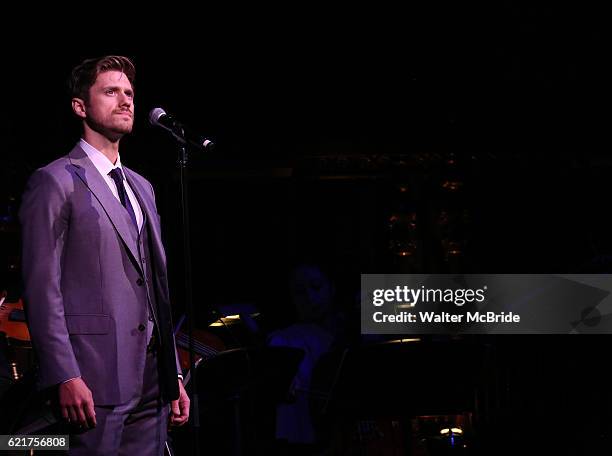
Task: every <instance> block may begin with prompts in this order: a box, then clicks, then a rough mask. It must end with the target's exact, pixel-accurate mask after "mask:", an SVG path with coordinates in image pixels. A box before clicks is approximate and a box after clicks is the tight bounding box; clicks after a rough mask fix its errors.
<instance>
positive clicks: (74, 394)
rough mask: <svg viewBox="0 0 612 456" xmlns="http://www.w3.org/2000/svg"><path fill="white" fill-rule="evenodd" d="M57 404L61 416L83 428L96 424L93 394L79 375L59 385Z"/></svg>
mask: <svg viewBox="0 0 612 456" xmlns="http://www.w3.org/2000/svg"><path fill="white" fill-rule="evenodd" d="M59 406H60V411H61V413H62V416H63V417H64V419H65V420H67V421H69V422H70V423H72V424H75V425H80V426H82V427H83V428H84V429H89V428H90V427H95V426H96V412H95V410H94V402H93V396H92V395H91V390H90V389H89V388H88V387H87V385H86V384H85V382H84V381H83V379H81V378H80V377H77V378H73V379H72V380H68V381H67V382H65V383H62V384H60V385H59Z"/></svg>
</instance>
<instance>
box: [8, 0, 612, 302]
mask: <svg viewBox="0 0 612 456" xmlns="http://www.w3.org/2000/svg"><path fill="white" fill-rule="evenodd" d="M241 13H243V14H241V15H240V16H236V15H231V16H227V15H226V16H223V20H221V19H220V16H219V15H217V14H213V13H212V12H206V11H202V12H196V11H195V10H194V11H183V12H180V11H179V12H178V13H174V14H172V13H167V14H166V12H165V11H162V10H160V11H159V12H157V13H156V15H157V17H153V18H146V15H145V14H140V15H134V16H133V15H132V13H131V12H128V11H126V12H125V13H124V14H120V13H117V16H116V17H106V16H105V15H104V14H101V13H100V12H96V11H94V12H93V13H91V14H85V12H83V14H82V15H81V16H78V15H77V18H78V19H77V20H76V22H70V21H67V22H66V25H65V26H62V25H60V23H53V24H52V25H50V24H49V23H48V22H46V21H43V24H41V25H40V26H38V25H34V24H27V25H23V24H20V25H22V26H21V27H18V28H16V29H15V30H16V31H15V32H12V33H10V32H6V33H7V36H6V39H5V43H6V44H7V46H5V50H6V53H5V54H4V56H3V60H4V65H3V67H4V69H3V72H2V73H3V80H4V82H3V87H4V96H3V99H4V109H2V110H1V111H0V116H1V119H0V126H1V127H0V128H2V131H1V137H2V138H3V141H2V150H3V165H2V168H1V169H2V171H1V179H0V189H1V192H0V201H2V211H0V213H1V214H2V216H3V217H4V218H5V219H6V220H9V219H10V221H14V218H15V213H16V209H17V207H18V203H19V196H20V194H21V192H22V190H23V187H24V185H25V181H26V179H27V176H28V175H29V174H30V173H31V172H32V170H34V169H35V168H37V167H39V166H42V165H44V164H45V163H47V162H49V161H51V160H52V159H54V158H56V157H59V156H61V155H63V154H65V153H66V152H67V151H68V150H70V148H71V147H72V146H73V144H74V143H75V142H76V140H77V139H78V136H79V125H78V122H76V121H75V120H74V119H73V117H72V114H71V110H70V104H69V98H68V96H67V93H66V90H65V89H64V88H65V80H66V77H67V76H68V74H69V72H70V69H71V68H72V67H73V66H74V65H75V64H77V63H79V62H80V61H81V60H82V59H84V58H87V57H92V56H99V55H105V54H111V53H116V54H123V55H128V56H130V57H132V58H133V60H134V61H135V64H136V67H137V79H136V94H137V98H136V107H137V108H136V114H137V115H136V124H135V129H134V132H133V134H132V135H131V136H130V137H126V138H125V139H124V140H123V141H122V145H121V152H122V158H123V162H124V163H126V164H127V165H128V166H131V167H132V168H134V169H136V170H138V171H140V172H141V173H142V174H144V175H145V176H148V177H149V178H150V180H151V181H152V182H153V184H154V187H155V188H156V191H157V193H158V206H159V211H160V213H161V215H162V219H163V228H164V231H165V235H166V236H165V239H166V241H165V242H166V245H167V249H168V253H169V257H170V258H169V260H170V263H169V264H170V270H171V276H172V277H173V284H174V286H173V292H174V293H175V296H176V298H177V299H176V301H177V305H178V306H180V303H181V302H182V301H183V297H182V285H181V280H182V276H183V273H182V266H181V265H182V258H181V251H182V250H181V248H182V244H181V237H180V223H179V221H180V217H179V215H180V214H179V212H178V204H177V203H178V193H177V188H178V181H177V173H176V166H175V160H176V153H175V150H174V146H173V144H172V142H171V141H170V140H169V139H168V138H167V137H166V136H165V134H164V133H163V132H159V131H154V130H153V129H152V128H151V127H150V126H149V125H148V124H147V122H146V118H147V113H148V111H149V110H150V109H151V108H152V107H156V106H161V107H163V108H164V109H165V110H166V111H168V112H170V113H172V114H174V115H175V116H177V117H178V118H179V119H181V120H182V121H183V122H184V123H186V124H188V125H191V126H193V127H195V128H196V129H197V130H198V131H201V132H202V133H205V134H207V135H209V136H210V137H211V138H213V139H214V140H215V142H216V143H217V148H216V151H215V152H214V153H208V154H199V155H193V156H192V161H191V169H190V172H191V174H192V176H193V182H192V206H191V209H192V234H193V249H192V250H193V252H192V255H193V258H194V268H195V270H194V277H195V278H196V284H197V286H196V290H195V295H196V299H197V302H198V307H200V308H210V306H212V305H214V304H215V302H216V301H219V300H224V299H232V297H230V296H229V294H228V292H227V289H228V288H231V290H232V294H234V295H236V296H235V298H236V299H250V300H253V299H254V300H259V301H262V302H261V304H263V305H264V306H265V304H264V303H263V301H266V300H267V298H268V297H272V296H274V295H275V294H276V292H277V291H278V290H279V288H280V287H281V284H282V283H284V281H285V278H286V277H285V275H284V271H285V270H286V269H287V267H289V266H290V265H291V264H292V263H293V262H295V261H299V260H300V259H303V258H305V257H312V258H314V259H315V260H316V261H318V262H322V263H326V264H327V265H331V266H332V269H334V270H340V271H344V276H345V279H346V280H348V281H350V279H349V278H347V277H354V276H352V275H351V274H358V273H359V272H381V271H382V272H392V271H406V272H409V271H414V270H417V271H424V272H448V271H450V270H462V271H463V272H476V271H479V272H488V273H493V272H585V271H593V270H600V269H602V268H603V269H606V268H607V261H608V260H607V256H606V255H607V253H608V250H609V249H608V245H609V241H608V239H607V238H608V235H607V233H608V230H607V228H608V226H609V216H608V215H607V211H606V210H605V203H604V202H605V201H606V200H607V196H608V190H607V187H608V185H607V176H608V171H609V166H610V160H609V158H608V156H607V147H606V146H605V145H606V144H607V141H605V139H606V138H604V131H605V130H604V118H605V117H604V106H603V104H604V101H603V92H604V90H603V87H604V82H603V78H604V75H605V74H607V73H606V72H605V71H604V67H605V63H604V62H605V57H604V56H605V53H604V45H603V40H604V39H603V33H604V29H603V23H602V20H601V15H600V14H599V13H598V11H596V10H594V9H592V8H590V7H587V6H580V7H578V6H573V7H560V6H557V5H549V6H545V5H541V4H539V5H523V4H520V3H517V2H508V1H507V2H500V3H499V4H496V5H488V6H487V5H474V6H465V5H455V6H450V5H444V4H436V5H431V6H425V5H419V4H416V6H415V5H412V6H408V7H407V8H405V9H403V10H401V11H400V10H384V8H379V9H377V10H371V9H368V8H365V7H364V8H362V9H360V10H359V9H356V8H354V9H351V10H345V11H341V10H338V11H332V10H331V9H328V10H318V11H315V10H302V11H299V12H296V13H292V12H289V11H285V10H272V9H270V10H265V9H249V10H244V11H241ZM9 22H10V21H9ZM60 30H61V32H60ZM63 35H65V37H63ZM606 117H607V116H606ZM448 180H450V181H454V182H459V184H460V190H459V191H457V192H454V193H453V194H450V193H448V192H447V193H444V190H443V189H442V184H443V183H444V182H445V181H448ZM9 206H10V207H9ZM440 208H443V209H444V208H446V209H448V210H449V211H450V212H451V220H450V222H449V226H450V228H448V229H449V230H450V231H453V232H454V235H452V236H451V237H453V236H454V237H455V238H457V239H460V240H461V242H462V245H463V247H464V248H463V250H462V253H461V255H460V258H461V261H460V262H459V263H458V264H456V265H455V266H454V267H451V266H449V264H448V262H445V260H444V258H443V254H442V253H441V251H440V247H439V245H438V244H439V240H440V238H443V237H444V236H443V235H442V234H440V233H438V231H439V230H438V228H437V224H438V218H436V217H437V214H438V212H439V211H440V210H441V209H440ZM394 214H395V215H398V214H399V215H402V214H404V215H405V214H416V215H417V216H418V221H417V231H416V232H415V233H416V234H415V233H412V234H411V236H412V237H413V238H414V239H417V241H418V244H419V248H418V249H417V250H418V252H417V253H418V255H417V257H418V259H417V261H416V263H415V264H413V265H412V266H410V267H406V266H402V265H401V264H399V263H398V260H397V258H396V257H394V252H393V251H392V249H390V247H389V246H390V242H391V241H393V237H394V236H397V234H394V233H392V232H391V231H392V230H391V229H390V224H389V220H390V218H391V217H392V216H393V215H394ZM453 214H454V216H453ZM462 214H463V215H462ZM436 230H438V231H436ZM432 233H436V234H432ZM447 237H448V236H447ZM4 238H5V239H7V237H6V236H5V237H4ZM13 241H14V240H13V239H12V238H11V239H10V241H5V242H7V245H5V246H3V249H2V250H3V252H2V253H3V255H7V252H8V251H11V250H12V249H14V248H15V247H16V246H17V243H16V242H13ZM6 262H7V261H4V263H6ZM8 262H9V263H11V262H14V261H12V259H11V260H10V261H8ZM347 271H348V272H347ZM279 299H282V298H279Z"/></svg>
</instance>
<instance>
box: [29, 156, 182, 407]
mask: <svg viewBox="0 0 612 456" xmlns="http://www.w3.org/2000/svg"><path fill="white" fill-rule="evenodd" d="M123 169H124V172H125V177H126V179H127V180H128V182H129V184H130V186H131V187H132V189H133V190H134V193H135V194H136V197H137V198H138V201H139V203H140V206H141V208H142V211H143V213H144V214H145V217H146V220H147V225H148V227H149V228H148V229H149V238H150V241H151V242H150V256H151V258H150V263H151V267H152V280H151V281H150V282H151V283H148V282H147V281H146V280H145V277H144V274H143V269H142V265H141V264H140V262H139V261H138V259H139V255H138V247H137V242H138V233H137V231H136V229H135V227H134V224H133V223H132V221H131V219H130V216H129V215H128V212H127V211H126V210H125V208H124V207H123V206H122V205H121V203H120V202H119V201H118V200H117V198H116V197H115V196H114V195H113V194H112V192H111V191H110V189H109V187H108V185H107V184H106V182H105V181H104V179H103V178H102V176H101V175H100V173H99V172H98V170H97V169H96V168H95V166H94V165H93V163H92V162H91V161H90V160H89V158H88V157H87V154H86V153H85V152H84V151H83V150H82V149H81V148H80V147H79V146H76V147H75V148H74V149H73V150H72V151H71V152H70V153H69V154H68V155H67V156H65V157H62V158H60V159H58V160H56V161H54V162H52V163H50V164H49V165H47V166H45V167H44V168H41V169H38V170H37V171H36V172H35V173H34V174H33V175H32V177H31V178H30V180H29V181H28V185H27V188H26V192H25V194H24V196H23V200H22V205H21V209H20V214H19V216H20V220H21V224H22V236H23V258H22V260H23V275H24V281H25V283H24V286H25V292H24V297H25V310H26V315H27V319H28V324H29V328H30V334H31V338H32V344H33V346H34V349H35V350H36V352H37V355H38V359H39V365H40V387H41V388H46V387H51V386H54V385H57V384H59V383H61V382H63V381H65V380H67V379H70V378H72V377H76V376H79V375H80V376H81V377H82V378H83V380H84V381H85V383H86V384H87V385H88V386H89V388H90V389H91V390H92V393H93V398H94V403H95V404H96V405H115V404H121V403H125V402H127V401H128V400H130V399H131V398H132V397H134V396H135V395H137V394H138V392H139V391H140V389H141V387H142V377H143V369H144V364H145V360H146V345H147V340H146V331H143V330H142V327H143V326H141V325H144V326H146V319H147V292H149V293H155V297H156V302H157V306H156V309H155V311H156V313H157V321H158V322H159V328H158V331H159V334H160V345H161V349H160V356H159V361H160V364H161V376H160V388H161V393H162V395H163V397H164V398H165V399H166V400H167V401H169V400H174V399H176V398H178V395H179V393H178V384H177V373H178V362H177V358H176V348H175V342H174V337H173V333H172V329H173V327H172V321H171V312H170V300H169V295H168V282H167V271H166V257H165V253H164V248H163V245H162V241H161V231H160V219H159V215H158V214H157V209H156V206H155V196H154V193H153V187H152V186H151V184H150V183H149V182H148V181H147V180H146V179H145V178H144V177H142V176H140V175H139V174H137V173H135V172H134V171H131V170H129V169H128V168H126V167H123ZM145 228H146V226H143V230H144V229H145Z"/></svg>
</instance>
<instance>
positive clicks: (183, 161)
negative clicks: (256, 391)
mask: <svg viewBox="0 0 612 456" xmlns="http://www.w3.org/2000/svg"><path fill="white" fill-rule="evenodd" d="M174 136H175V137H176V135H174ZM181 136H183V137H184V131H182V129H181ZM177 139H179V138H177ZM187 162H188V155H187V144H186V143H185V142H184V141H180V140H179V157H178V161H177V164H178V167H179V172H180V188H181V214H182V224H183V250H184V255H183V258H184V267H185V297H186V308H185V313H186V315H187V337H188V340H189V373H190V375H191V381H192V382H193V383H192V385H193V387H192V389H191V391H192V394H191V411H192V413H191V415H190V416H192V424H191V429H192V432H191V437H192V450H193V454H194V455H195V456H199V455H200V407H199V403H198V381H197V370H196V366H195V355H194V347H193V320H194V318H195V312H194V310H193V289H192V276H191V241H190V229H189V227H190V225H189V180H188V176H187Z"/></svg>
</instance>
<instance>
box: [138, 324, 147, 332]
mask: <svg viewBox="0 0 612 456" xmlns="http://www.w3.org/2000/svg"><path fill="white" fill-rule="evenodd" d="M144 330H145V325H143V324H142V323H141V324H139V325H138V331H144Z"/></svg>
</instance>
